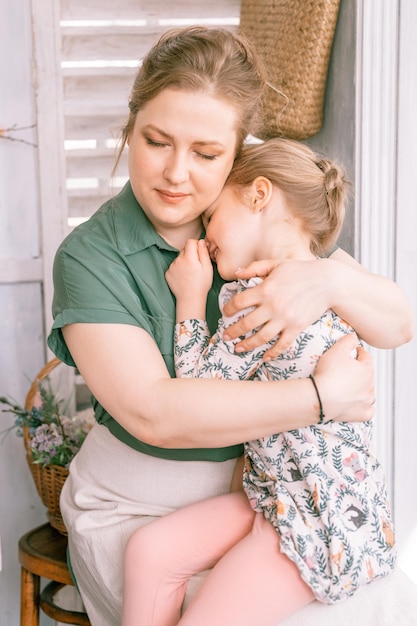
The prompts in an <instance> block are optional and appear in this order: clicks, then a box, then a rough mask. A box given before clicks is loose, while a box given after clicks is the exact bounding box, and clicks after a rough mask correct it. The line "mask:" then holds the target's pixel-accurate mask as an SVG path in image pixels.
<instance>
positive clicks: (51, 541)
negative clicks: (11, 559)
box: [19, 524, 90, 626]
mask: <svg viewBox="0 0 417 626" xmlns="http://www.w3.org/2000/svg"><path fill="white" fill-rule="evenodd" d="M67 543H68V540H67V537H66V536H65V535H62V534H61V533H59V532H58V531H57V530H55V528H53V527H52V526H51V525H50V524H43V525H42V526H38V527H37V528H34V529H33V530H30V531H29V532H27V533H26V534H25V535H23V537H21V538H20V540H19V563H20V565H21V566H22V578H21V581H22V582H21V614H20V626H39V609H42V611H43V612H44V613H45V614H46V615H48V616H49V617H51V618H52V619H54V620H56V621H58V622H62V623H64V624H76V625H80V626H90V621H89V619H88V617H87V614H86V613H84V612H80V611H72V610H69V609H64V608H62V607H60V606H58V605H57V604H56V602H55V595H56V593H57V592H58V591H59V590H60V589H62V588H63V587H65V586H66V585H73V581H72V579H71V575H70V572H69V569H68V566H67V560H66V550H67ZM41 577H43V578H46V579H48V580H49V581H50V582H49V583H48V584H47V585H46V586H45V588H44V589H43V590H42V591H41V589H40V578H41Z"/></svg>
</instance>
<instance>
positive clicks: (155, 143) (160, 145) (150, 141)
mask: <svg viewBox="0 0 417 626" xmlns="http://www.w3.org/2000/svg"><path fill="white" fill-rule="evenodd" d="M146 143H147V144H148V145H149V146H155V148H165V146H167V145H168V144H167V143H164V142H163V141H155V140H154V139H151V138H150V137H146Z"/></svg>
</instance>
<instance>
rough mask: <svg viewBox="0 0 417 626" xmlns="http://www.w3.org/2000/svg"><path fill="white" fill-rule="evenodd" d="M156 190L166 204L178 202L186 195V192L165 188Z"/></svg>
mask: <svg viewBox="0 0 417 626" xmlns="http://www.w3.org/2000/svg"><path fill="white" fill-rule="evenodd" d="M156 192H157V194H158V195H159V197H160V198H162V200H163V201H164V202H167V203H168V204H179V203H180V202H182V200H184V198H187V196H188V194H186V193H175V192H173V191H168V190H167V189H157V190H156Z"/></svg>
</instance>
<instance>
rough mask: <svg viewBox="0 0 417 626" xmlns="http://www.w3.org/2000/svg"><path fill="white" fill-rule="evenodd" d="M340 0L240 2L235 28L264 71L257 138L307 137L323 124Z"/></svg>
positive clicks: (259, 0) (247, 0) (258, 0)
mask: <svg viewBox="0 0 417 626" xmlns="http://www.w3.org/2000/svg"><path fill="white" fill-rule="evenodd" d="M339 5H340V0H242V4H241V13H240V29H241V32H242V33H243V34H244V35H246V37H248V38H249V39H250V40H251V41H252V42H253V43H254V44H255V46H256V48H257V50H258V52H259V54H260V55H261V57H262V58H263V59H264V62H265V63H266V67H267V69H268V72H269V83H270V85H271V87H268V89H267V92H266V94H265V97H264V116H265V119H264V121H265V127H264V130H263V132H262V136H261V139H268V138H270V137H276V136H285V137H289V138H292V139H307V138H308V137H311V136H313V135H315V134H316V133H318V131H319V130H320V128H321V126H322V123H323V106H324V96H325V91H326V80H327V72H328V67H329V60H330V53H331V48H332V44H333V39H334V34H335V30H336V22H337V16H338V12H339Z"/></svg>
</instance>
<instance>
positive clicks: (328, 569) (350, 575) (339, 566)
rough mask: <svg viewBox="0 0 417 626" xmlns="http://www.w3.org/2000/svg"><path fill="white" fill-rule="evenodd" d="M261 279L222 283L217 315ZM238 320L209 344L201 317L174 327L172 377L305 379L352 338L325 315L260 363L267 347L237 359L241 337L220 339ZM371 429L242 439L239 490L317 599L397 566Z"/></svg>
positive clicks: (358, 425) (344, 593) (363, 425)
mask: <svg viewBox="0 0 417 626" xmlns="http://www.w3.org/2000/svg"><path fill="white" fill-rule="evenodd" d="M259 281H260V279H251V280H250V281H243V280H242V281H236V282H233V283H228V284H226V285H224V286H223V288H222V290H221V292H220V296H219V303H220V310H221V311H223V307H224V305H225V304H226V302H228V301H229V300H230V298H231V297H233V296H234V295H235V294H236V293H237V292H239V291H242V290H244V289H247V288H248V287H251V286H253V285H255V284H257V283H258V282H259ZM243 314H244V312H241V313H240V315H239V316H241V315H243ZM236 320H237V317H236V316H235V317H233V318H227V317H225V316H223V317H222V318H221V319H220V321H219V326H218V329H217V332H216V333H215V334H214V335H213V336H212V337H211V338H210V337H209V331H208V327H207V324H206V322H205V321H204V320H196V319H192V320H186V321H184V322H181V323H180V324H177V325H176V328H175V366H176V371H177V376H181V377H202V378H223V379H231V380H232V379H247V380H253V379H256V380H263V381H269V380H283V379H289V378H305V377H307V376H309V375H310V374H312V373H313V372H314V369H315V366H316V363H317V361H318V359H319V357H320V356H321V355H322V354H323V353H324V352H325V351H326V350H327V349H328V348H330V346H332V344H334V343H335V342H336V341H337V340H338V339H340V338H341V337H342V336H343V335H345V334H346V333H349V332H353V329H352V328H351V327H350V326H349V325H348V324H346V322H344V321H343V320H342V319H341V318H339V317H338V316H337V315H336V314H335V313H334V312H333V311H327V312H326V313H325V314H324V315H323V316H322V317H321V318H320V319H319V320H317V321H316V322H315V323H314V324H312V325H311V326H310V327H309V328H307V329H306V330H304V331H303V332H302V333H301V334H300V335H299V336H298V337H297V339H296V340H295V341H294V343H293V344H292V346H291V347H290V348H289V349H288V350H287V351H286V352H285V353H283V354H281V355H279V356H278V357H277V358H276V359H274V360H272V361H269V362H263V361H262V354H263V353H264V352H265V350H266V348H267V347H268V346H267V345H264V346H262V347H260V348H257V349H255V350H253V351H250V352H246V353H243V354H242V353H235V352H234V346H235V344H236V343H237V341H238V340H233V341H224V340H223V339H222V334H223V330H224V329H225V328H226V327H227V326H229V325H230V324H232V323H233V322H235V321H236ZM372 428H373V424H372V421H368V422H355V423H353V422H352V423H345V422H327V423H325V424H322V425H317V426H316V425H315V426H309V427H305V428H299V429H297V430H292V431H289V432H282V433H277V434H275V435H272V436H270V437H264V438H262V439H257V440H254V441H249V442H246V443H245V470H244V478H243V484H244V489H245V491H246V494H247V496H248V499H249V501H250V503H251V506H252V508H253V509H254V510H255V511H258V512H262V513H263V515H264V516H265V517H266V518H267V519H268V520H269V521H270V523H271V524H272V525H273V526H274V528H275V529H276V531H277V532H278V534H279V537H280V546H281V551H282V552H284V553H285V554H286V555H287V556H288V557H289V558H290V559H291V560H292V561H294V563H295V564H296V565H297V567H298V569H299V571H300V574H301V576H302V578H303V579H304V581H305V582H306V583H307V584H308V585H309V586H310V587H311V589H312V590H313V592H314V594H315V596H316V598H317V599H318V600H320V601H322V602H326V603H330V604H331V603H334V602H337V601H339V600H342V599H343V598H346V597H348V596H350V595H352V594H353V593H354V592H355V590H356V589H357V588H358V587H359V586H361V585H363V584H366V583H369V582H371V581H372V580H373V579H375V578H378V577H381V576H385V575H387V574H389V573H390V572H391V571H392V569H393V568H394V566H395V563H396V547H395V537H394V530H393V522H392V516H391V512H390V506H389V502H388V496H387V486H386V482H385V478H384V473H383V470H382V468H381V465H380V464H379V462H378V460H377V459H376V458H375V456H374V455H373V453H372Z"/></svg>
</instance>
